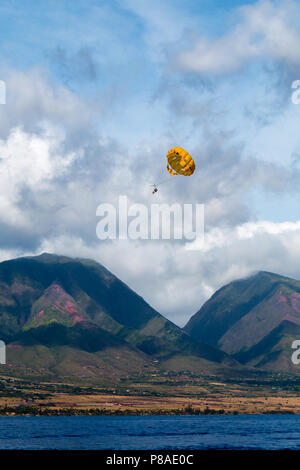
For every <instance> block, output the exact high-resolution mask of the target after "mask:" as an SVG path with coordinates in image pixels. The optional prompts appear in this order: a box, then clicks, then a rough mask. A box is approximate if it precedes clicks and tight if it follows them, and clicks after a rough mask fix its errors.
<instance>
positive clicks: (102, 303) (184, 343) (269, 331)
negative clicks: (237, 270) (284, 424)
mask: <svg viewBox="0 0 300 470" xmlns="http://www.w3.org/2000/svg"><path fill="white" fill-rule="evenodd" d="M0 339H2V340H4V341H5V342H6V343H7V364H6V365H1V371H2V373H3V374H8V375H10V376H11V375H14V376H21V377H23V376H27V377H30V376H31V377H37V376H38V377H43V378H47V377H49V378H51V379H54V378H57V379H64V380H65V379H66V378H68V377H77V378H78V377H80V378H82V377H83V378H86V377H88V378H93V379H100V378H101V379H106V380H119V379H120V378H122V377H127V378H128V377H134V376H141V375H143V374H151V373H152V374H153V373H154V374H155V373H156V372H157V371H160V372H162V371H164V370H165V371H166V370H172V371H181V372H182V371H192V372H193V373H199V374H208V375H209V374H213V375H218V374H222V373H224V371H227V372H228V373H230V371H232V372H233V371H234V373H235V374H236V373H242V371H245V370H250V371H251V370H266V371H270V370H277V371H278V370H282V371H285V372H292V373H298V372H299V371H298V367H297V366H294V365H293V364H292V362H291V355H292V350H291V344H292V342H293V341H294V340H295V339H300V282H299V281H296V280H293V279H290V278H287V277H283V276H280V275H277V274H273V273H268V272H259V273H257V274H255V275H253V276H251V277H249V278H247V279H241V280H238V281H234V282H231V283H230V284H228V285H227V286H224V287H222V288H221V289H219V290H218V291H217V292H216V293H215V294H214V295H213V296H212V297H211V298H210V299H209V300H208V301H207V302H206V303H205V304H204V305H203V306H202V307H201V308H200V310H199V311H198V312H197V313H196V314H195V315H193V317H192V318H191V319H190V320H189V322H188V323H187V325H186V326H185V327H184V328H183V329H181V328H179V327H178V326H176V325H175V324H174V323H172V322H171V321H169V320H168V319H166V318H165V317H163V316H162V315H161V314H160V313H159V312H157V311H156V310H154V309H153V308H152V307H151V306H150V305H149V304H147V302H145V300H144V299H143V298H142V297H140V296H139V295H137V294H136V293H135V292H134V291H133V290H132V289H130V288H129V287H128V286H127V285H126V284H124V283H123V282H122V281H121V280H119V279H118V278H117V277H116V276H114V275H113V274H112V273H111V272H109V271H108V270H107V269H106V268H105V267H103V266H102V265H100V264H99V263H96V262H95V261H92V260H88V259H77V258H75V259H74V258H69V257H65V256H57V255H53V254H48V253H44V254H42V255H39V256H34V257H23V258H17V259H14V260H9V261H4V262H2V263H0Z"/></svg>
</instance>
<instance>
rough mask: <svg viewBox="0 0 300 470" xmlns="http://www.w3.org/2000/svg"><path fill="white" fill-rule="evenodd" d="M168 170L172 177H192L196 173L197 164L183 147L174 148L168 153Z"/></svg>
mask: <svg viewBox="0 0 300 470" xmlns="http://www.w3.org/2000/svg"><path fill="white" fill-rule="evenodd" d="M167 160H168V163H167V170H168V172H169V173H170V175H183V176H190V175H192V174H193V173H194V171H195V168H196V166H195V162H194V160H193V159H192V157H191V156H190V154H189V153H188V152H187V151H186V150H184V149H182V148H181V147H174V148H172V149H171V150H169V151H168V153H167Z"/></svg>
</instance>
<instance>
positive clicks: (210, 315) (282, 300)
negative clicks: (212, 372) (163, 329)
mask: <svg viewBox="0 0 300 470" xmlns="http://www.w3.org/2000/svg"><path fill="white" fill-rule="evenodd" d="M289 320H291V322H290V323H289V331H291V330H293V329H294V335H295V338H294V339H297V334H298V325H297V323H299V324H300V281H296V280H294V279H290V278H287V277H284V276H280V275H278V274H273V273H268V272H260V273H257V274H256V275H254V276H251V277H249V278H247V279H242V280H239V281H234V282H232V283H230V284H228V285H226V286H225V287H223V288H221V289H220V290H218V291H217V292H216V293H215V294H214V295H213V296H212V297H211V298H210V299H209V300H208V301H207V302H206V303H205V304H204V305H203V307H202V308H201V309H200V310H199V311H198V312H197V313H196V314H195V315H194V316H193V317H192V318H191V319H190V321H189V322H188V323H187V325H186V326H185V328H184V330H185V331H186V332H188V333H189V334H190V335H191V336H192V337H194V338H197V339H200V340H201V339H202V340H203V339H204V338H205V340H206V341H207V342H208V343H209V344H211V345H213V346H215V347H218V348H220V349H222V350H223V351H225V352H227V353H228V354H231V355H234V357H235V358H237V359H238V360H241V361H242V362H243V363H245V364H247V365H248V366H249V365H251V366H257V367H266V368H271V367H273V365H274V364H275V363H274V364H273V363H272V361H271V360H269V359H265V360H263V359H262V357H263V355H264V354H265V355H267V354H269V352H268V349H267V345H269V340H270V338H272V341H273V342H274V340H275V338H277V340H278V342H279V343H280V345H281V346H280V345H279V344H278V345H277V346H278V348H277V350H278V351H279V350H280V348H281V347H282V344H283V343H282V341H283V340H282V338H281V336H280V338H279V337H278V336H277V333H278V331H281V330H280V328H281V327H282V325H285V322H286V321H289ZM277 328H279V330H277ZM282 334H283V333H282ZM269 335H270V336H269ZM283 336H284V337H286V334H284V335H283ZM267 338H269V339H268V340H267ZM272 344H273V343H272ZM284 344H286V346H285V347H286V353H285V355H286V357H290V356H291V349H290V345H289V344H288V343H284ZM258 345H260V346H259V348H258V350H259V351H260V353H259V354H260V356H261V357H260V360H258V359H257V361H253V360H252V359H251V360H250V358H252V355H253V354H256V353H254V352H253V351H258V350H257V349H256V348H257V347H258ZM264 345H265V347H266V350H265V351H263V346H264ZM277 346H276V347H277ZM272 347H275V343H274V344H273V346H272ZM273 352H274V351H273ZM257 354H258V353H257ZM279 363H281V365H282V367H283V363H284V361H277V365H276V367H277V368H278V367H280V366H279ZM272 364H273V365H272ZM274 367H275V365H274Z"/></svg>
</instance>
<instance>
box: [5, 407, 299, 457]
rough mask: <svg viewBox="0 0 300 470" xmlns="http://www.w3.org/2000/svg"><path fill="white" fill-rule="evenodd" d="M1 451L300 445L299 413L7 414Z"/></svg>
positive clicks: (285, 447)
mask: <svg viewBox="0 0 300 470" xmlns="http://www.w3.org/2000/svg"><path fill="white" fill-rule="evenodd" d="M0 449H76V450H79V449H118V450H125V449H139V450H142V449H300V416H297V415H277V416H274V415H251V416H245V415H243V416H242V415H241V416H128V417H127V416H67V417H65V416H58V417H56V416H49V417H35V416H30V417H29V416H28V417H26V416H20V417H17V416H16V417H14V416H12V417H6V416H5V417H0Z"/></svg>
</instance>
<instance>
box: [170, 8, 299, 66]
mask: <svg viewBox="0 0 300 470" xmlns="http://www.w3.org/2000/svg"><path fill="white" fill-rule="evenodd" d="M236 13H237V14H238V21H237V23H236V25H235V26H234V27H233V28H231V29H230V30H229V31H228V32H226V33H224V34H223V35H222V36H220V37H216V38H209V37H203V36H202V37H199V38H198V39H197V40H196V42H195V44H194V45H193V47H192V48H191V49H190V50H185V51H182V52H181V53H179V54H178V55H177V65H178V66H179V67H180V68H181V69H183V70H187V71H194V72H199V73H204V74H206V73H215V74H224V73H230V72H233V71H235V70H237V69H239V68H240V67H242V66H243V65H244V64H245V63H247V62H251V61H253V60H254V59H263V60H270V59H271V60H272V59H273V60H275V61H285V62H287V63H291V64H297V63H298V62H299V59H300V33H299V28H298V26H297V25H298V24H299V18H300V7H299V5H297V4H296V3H295V2H293V1H283V2H280V3H279V2H271V1H268V0H260V1H258V2H256V3H254V4H252V5H247V6H243V7H240V8H238V10H237V11H236ZM297 21H298V22H297Z"/></svg>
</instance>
